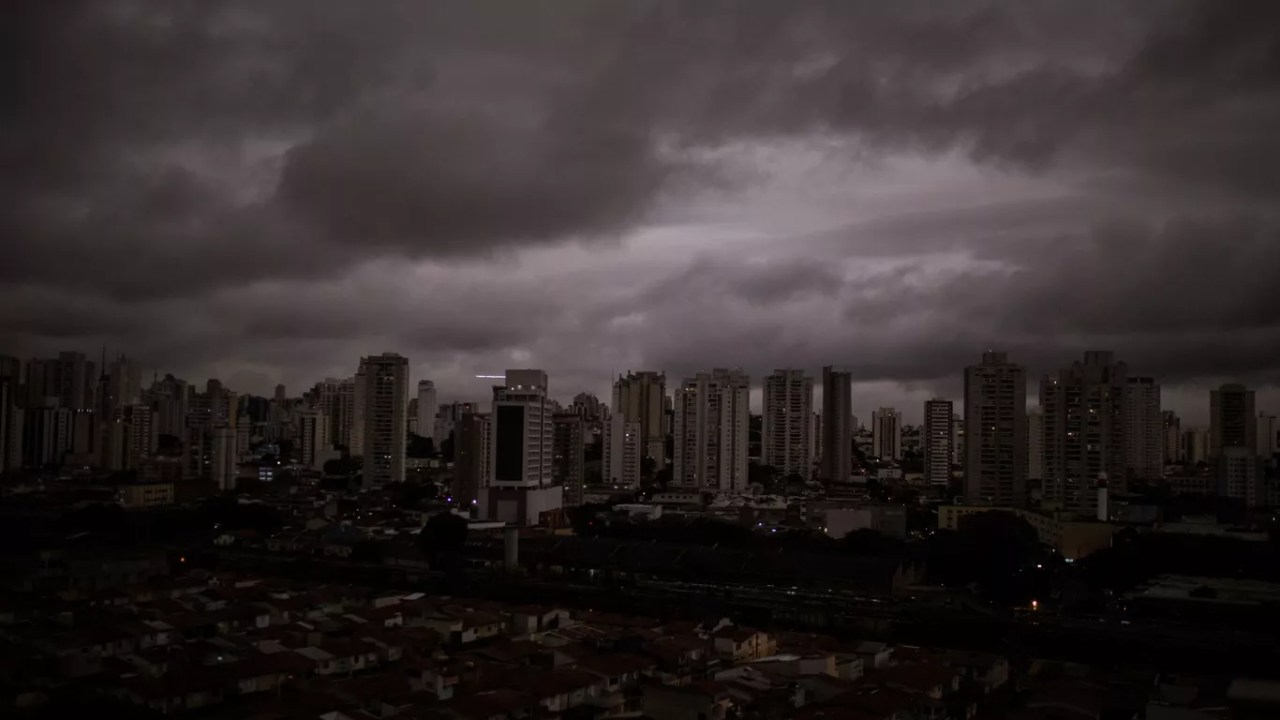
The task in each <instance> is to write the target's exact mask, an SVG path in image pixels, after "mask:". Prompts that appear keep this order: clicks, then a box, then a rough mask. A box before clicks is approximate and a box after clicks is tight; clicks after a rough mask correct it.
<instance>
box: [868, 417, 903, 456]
mask: <svg viewBox="0 0 1280 720" xmlns="http://www.w3.org/2000/svg"><path fill="white" fill-rule="evenodd" d="M871 454H872V455H875V456H876V457H878V458H880V459H881V460H901V459H902V413H900V412H898V411H897V410H895V409H893V408H891V407H882V408H880V409H879V410H876V411H875V412H873V413H871Z"/></svg>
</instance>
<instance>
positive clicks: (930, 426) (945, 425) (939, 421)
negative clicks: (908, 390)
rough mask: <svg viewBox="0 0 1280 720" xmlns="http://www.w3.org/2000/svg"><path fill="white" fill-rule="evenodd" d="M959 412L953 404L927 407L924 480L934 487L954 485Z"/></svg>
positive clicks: (928, 403) (932, 403) (936, 403)
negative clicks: (957, 415)
mask: <svg viewBox="0 0 1280 720" xmlns="http://www.w3.org/2000/svg"><path fill="white" fill-rule="evenodd" d="M954 424H955V408H954V406H953V405H952V403H951V401H950V400H940V399H933V400H927V401H925V404H924V438H923V444H924V480H925V482H926V483H928V484H929V485H932V486H934V487H946V486H947V484H948V483H950V482H951V461H952V459H953V458H954V457H955V432H954V430H955V428H954Z"/></svg>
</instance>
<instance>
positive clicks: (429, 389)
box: [417, 380, 444, 444]
mask: <svg viewBox="0 0 1280 720" xmlns="http://www.w3.org/2000/svg"><path fill="white" fill-rule="evenodd" d="M417 400H418V408H417V410H418V412H417V420H418V423H417V424H418V435H421V436H422V437H429V438H432V439H433V440H435V441H436V443H437V444H439V443H440V441H441V440H444V438H438V437H435V436H434V435H433V433H434V432H435V430H436V409H437V405H438V403H437V402H436V384H435V383H433V382H431V381H430V380H419V381H418V397H417Z"/></svg>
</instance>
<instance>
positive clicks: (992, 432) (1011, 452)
mask: <svg viewBox="0 0 1280 720" xmlns="http://www.w3.org/2000/svg"><path fill="white" fill-rule="evenodd" d="M1027 449H1028V448H1027V373H1026V370H1025V369H1024V368H1023V367H1022V366H1021V365H1018V364H1016V363H1012V362H1009V358H1008V355H1007V354H1006V353H1003V352H986V353H983V355H982V363H981V364H979V365H970V366H969V367H967V368H965V372H964V495H965V502H966V503H968V504H970V505H994V506H999V507H1022V506H1024V505H1025V504H1026V499H1027V475H1026V473H1027Z"/></svg>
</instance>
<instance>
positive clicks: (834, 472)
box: [818, 365, 853, 483]
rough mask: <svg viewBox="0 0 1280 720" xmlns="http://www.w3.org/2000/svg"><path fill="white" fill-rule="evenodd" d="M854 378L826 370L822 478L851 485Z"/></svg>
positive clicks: (830, 369) (823, 369)
mask: <svg viewBox="0 0 1280 720" xmlns="http://www.w3.org/2000/svg"><path fill="white" fill-rule="evenodd" d="M852 423H853V376H852V375H851V374H850V373H848V372H846V371H843V370H836V369H835V368H834V367H832V366H830V365H828V366H826V367H824V368H822V433H821V435H822V456H821V458H820V463H819V467H820V470H819V472H818V476H819V477H820V478H821V479H823V480H826V481H828V482H841V483H844V482H849V478H850V476H852V475H853V425H852Z"/></svg>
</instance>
